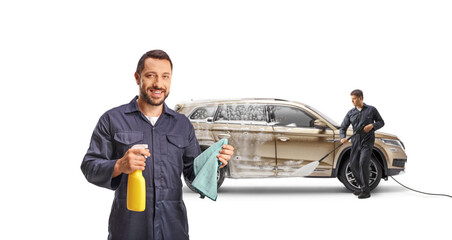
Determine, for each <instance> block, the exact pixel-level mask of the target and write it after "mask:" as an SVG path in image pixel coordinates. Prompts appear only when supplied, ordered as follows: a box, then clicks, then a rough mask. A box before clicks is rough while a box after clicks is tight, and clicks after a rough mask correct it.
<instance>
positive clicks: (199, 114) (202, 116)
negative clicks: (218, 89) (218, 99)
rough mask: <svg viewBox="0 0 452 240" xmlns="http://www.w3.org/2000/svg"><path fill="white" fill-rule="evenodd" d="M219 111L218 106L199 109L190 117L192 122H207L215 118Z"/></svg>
mask: <svg viewBox="0 0 452 240" xmlns="http://www.w3.org/2000/svg"><path fill="white" fill-rule="evenodd" d="M216 110H217V106H206V107H199V108H197V109H196V110H195V111H193V113H192V114H191V115H190V120H206V119H207V118H208V117H213V116H214V115H215V112H216Z"/></svg>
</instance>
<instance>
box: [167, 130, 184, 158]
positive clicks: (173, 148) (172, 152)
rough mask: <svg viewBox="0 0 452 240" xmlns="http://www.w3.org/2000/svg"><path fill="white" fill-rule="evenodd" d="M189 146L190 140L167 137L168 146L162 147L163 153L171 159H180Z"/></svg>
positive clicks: (174, 136)
mask: <svg viewBox="0 0 452 240" xmlns="http://www.w3.org/2000/svg"><path fill="white" fill-rule="evenodd" d="M165 145H166V146H165ZM187 146H188V139H187V138H185V137H184V136H182V135H166V144H164V145H162V148H163V149H162V152H165V153H166V154H167V155H168V156H169V158H170V159H171V158H172V159H174V158H175V159H180V158H182V154H183V153H184V148H185V147H187Z"/></svg>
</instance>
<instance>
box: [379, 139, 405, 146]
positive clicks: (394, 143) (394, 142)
mask: <svg viewBox="0 0 452 240" xmlns="http://www.w3.org/2000/svg"><path fill="white" fill-rule="evenodd" d="M380 140H381V141H382V142H383V143H384V144H386V145H390V146H396V147H400V148H402V149H405V146H404V145H403V143H402V142H401V141H399V140H395V139H388V138H380Z"/></svg>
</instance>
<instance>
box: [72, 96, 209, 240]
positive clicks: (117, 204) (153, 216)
mask: <svg viewBox="0 0 452 240" xmlns="http://www.w3.org/2000/svg"><path fill="white" fill-rule="evenodd" d="M137 99H138V97H135V98H134V99H133V100H132V101H131V102H130V103H129V104H125V105H122V106H119V107H116V108H113V109H111V110H109V111H107V112H106V113H105V114H104V115H102V117H101V118H100V120H99V122H98V123H97V126H96V128H95V129H94V132H93V135H92V138H91V143H90V145H89V149H88V151H87V153H86V155H85V157H84V159H83V162H82V165H81V169H82V172H83V174H84V175H85V177H86V179H87V180H88V181H89V182H90V183H93V184H95V185H97V186H100V187H104V188H108V189H111V190H115V197H114V200H113V206H112V208H111V213H110V219H109V226H108V232H109V236H108V239H113V240H117V239H128V240H140V239H148V240H149V239H156V240H157V239H159V240H160V239H167V240H178V239H189V236H188V221H187V212H186V209H185V205H184V202H183V200H182V181H181V174H182V172H183V173H184V176H185V177H186V178H188V179H190V180H191V181H192V180H193V179H194V171H193V160H194V159H195V157H197V156H198V155H199V154H200V153H201V150H200V147H199V145H198V141H197V139H196V136H195V132H194V128H193V126H192V125H191V123H190V121H189V120H188V118H187V117H185V116H184V115H182V114H179V113H176V112H175V111H173V110H171V109H169V108H168V107H167V106H166V104H163V112H162V114H161V115H160V117H159V119H158V120H157V122H156V123H155V126H153V125H152V124H151V123H150V122H149V120H148V119H147V118H146V117H145V116H144V115H143V114H142V113H141V112H140V110H139V109H138V105H137ZM135 144H148V147H149V150H150V153H151V157H149V158H147V159H146V168H145V170H144V171H143V177H144V178H145V181H146V209H145V211H144V212H133V211H129V210H128V209H127V181H128V174H121V175H119V176H117V177H115V178H112V175H113V168H114V165H115V163H116V161H117V160H118V159H120V158H121V157H123V156H124V154H125V153H126V151H127V150H128V149H130V148H131V147H132V146H133V145H135Z"/></svg>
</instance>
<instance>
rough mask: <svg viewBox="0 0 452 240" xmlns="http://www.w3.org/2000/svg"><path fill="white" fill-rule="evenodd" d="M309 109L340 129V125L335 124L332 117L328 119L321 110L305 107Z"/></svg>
mask: <svg viewBox="0 0 452 240" xmlns="http://www.w3.org/2000/svg"><path fill="white" fill-rule="evenodd" d="M305 106H306V107H307V108H309V109H311V110H312V111H314V112H316V113H317V114H319V115H320V116H322V117H323V118H324V119H325V120H327V121H328V122H330V123H331V124H333V125H334V126H335V127H336V128H340V126H341V125H340V124H338V123H337V122H335V121H334V120H333V119H331V118H330V117H328V116H327V115H325V114H323V113H322V112H320V111H319V110H317V109H315V108H313V107H311V106H309V105H305Z"/></svg>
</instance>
